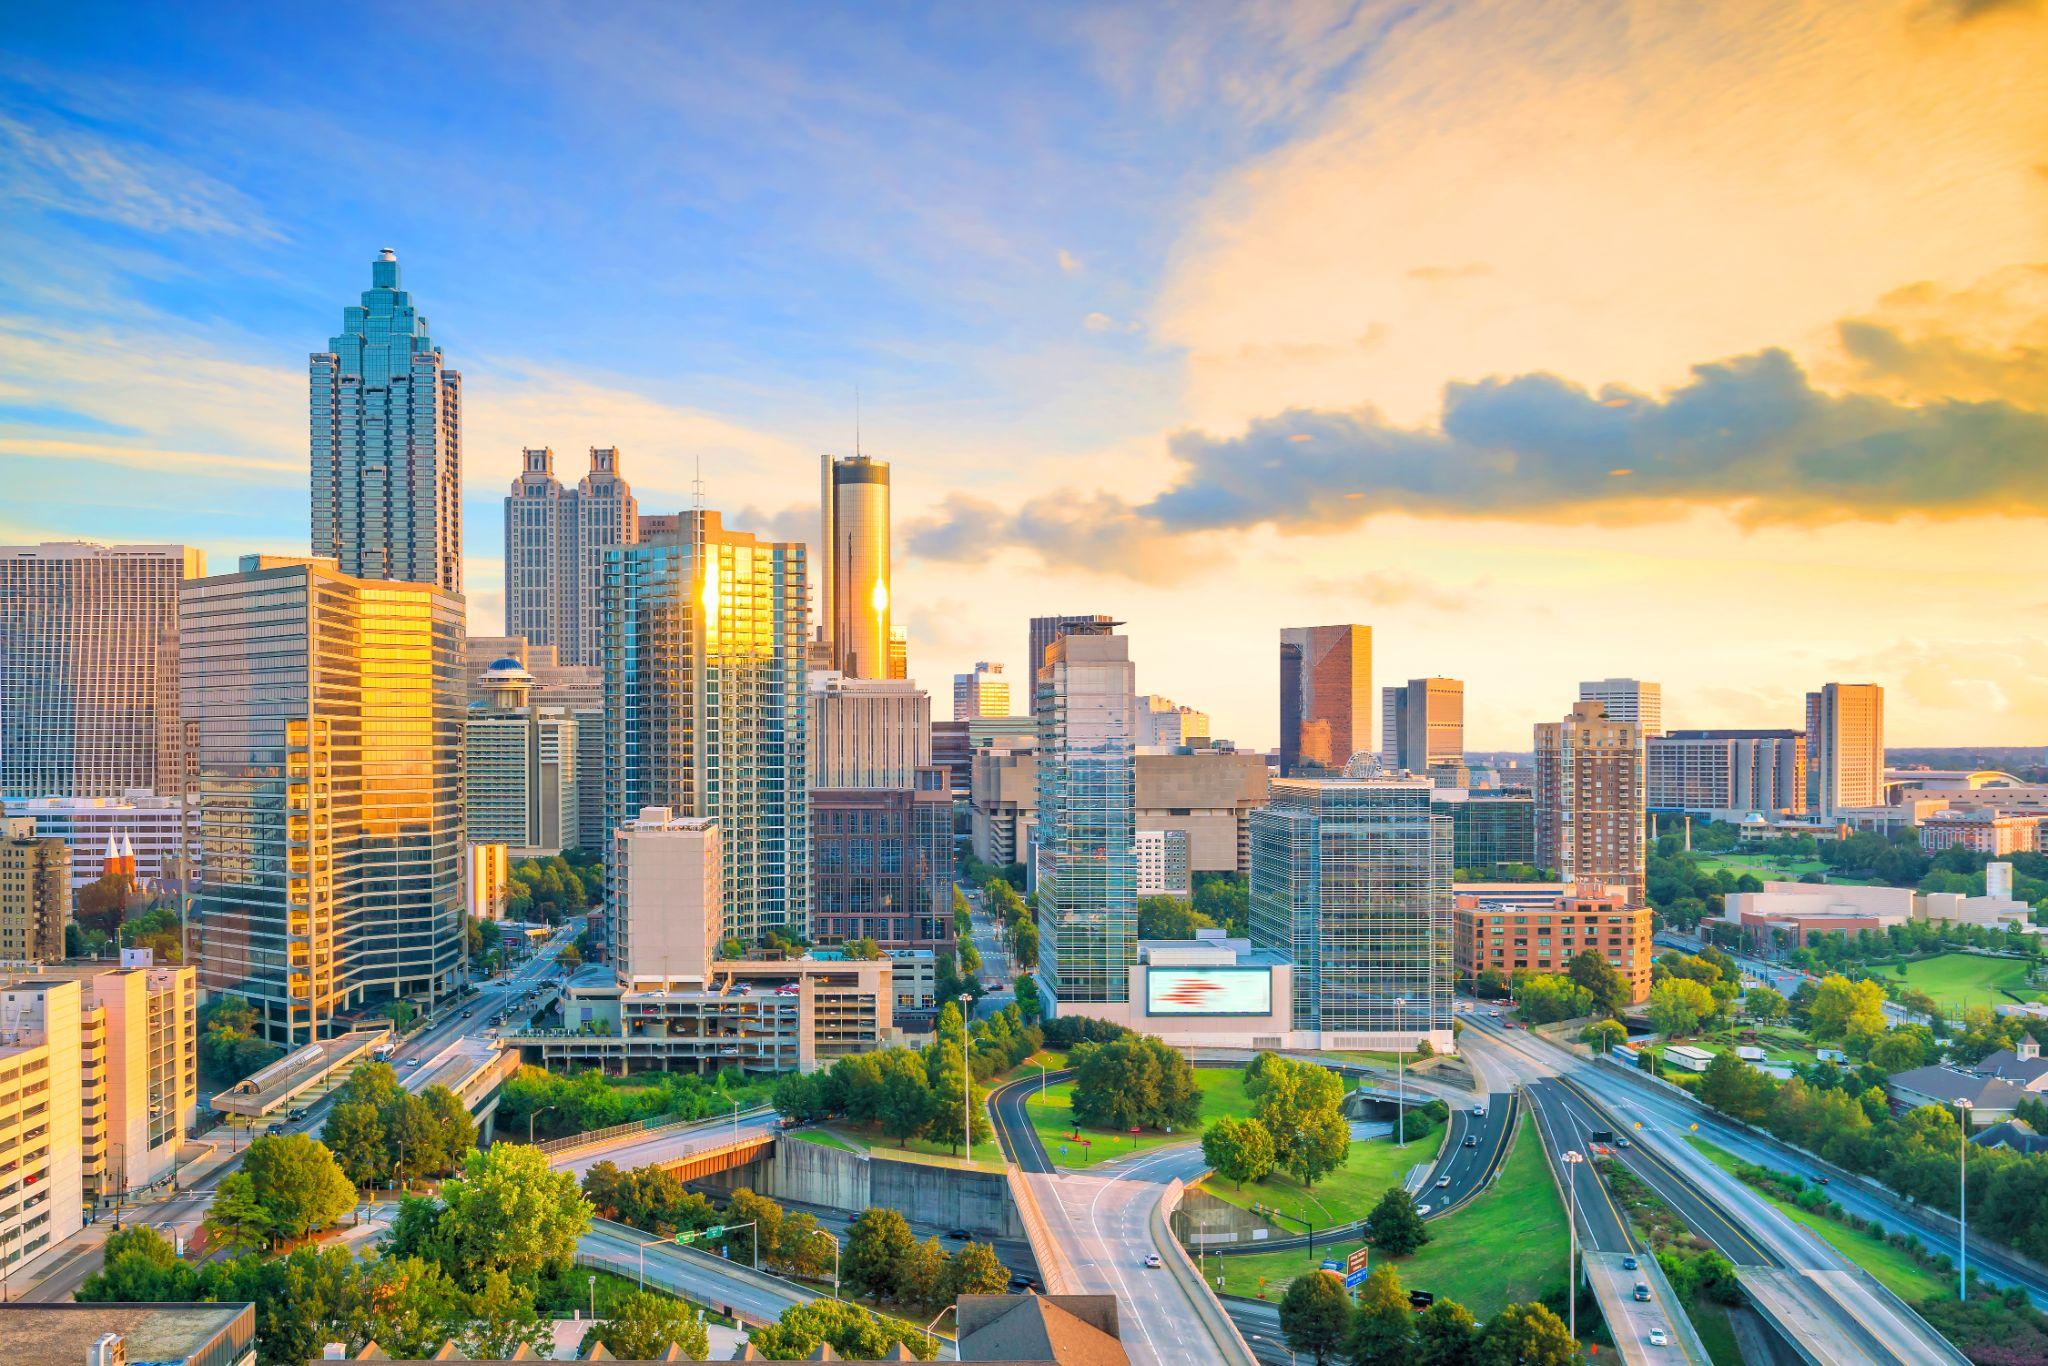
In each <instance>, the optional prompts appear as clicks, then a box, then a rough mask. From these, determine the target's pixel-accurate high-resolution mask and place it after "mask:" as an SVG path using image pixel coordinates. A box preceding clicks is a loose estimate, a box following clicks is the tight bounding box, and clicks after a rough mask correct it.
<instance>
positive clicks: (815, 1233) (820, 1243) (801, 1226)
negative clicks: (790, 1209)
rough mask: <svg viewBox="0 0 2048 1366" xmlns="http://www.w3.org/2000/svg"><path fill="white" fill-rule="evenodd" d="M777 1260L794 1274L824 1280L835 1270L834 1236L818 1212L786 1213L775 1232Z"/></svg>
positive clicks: (812, 1279)
mask: <svg viewBox="0 0 2048 1366" xmlns="http://www.w3.org/2000/svg"><path fill="white" fill-rule="evenodd" d="M775 1260H776V1261H777V1262H778V1263H779V1264H780V1265H781V1266H782V1269H783V1270H784V1271H786V1272H787V1273H789V1274H790V1275H792V1276H801V1277H802V1278H803V1279H805V1280H807V1281H822V1280H824V1279H825V1277H826V1276H828V1275H830V1274H831V1271H832V1239H831V1238H830V1236H828V1235H827V1234H826V1232H825V1230H824V1229H822V1228H820V1227H819V1226H818V1221H817V1219H816V1217H815V1216H813V1215H809V1214H802V1213H798V1214H790V1215H785V1216H784V1217H783V1220H782V1227H781V1228H780V1229H778V1230H777V1231H776V1234H775Z"/></svg>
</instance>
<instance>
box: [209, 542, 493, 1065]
mask: <svg viewBox="0 0 2048 1366" xmlns="http://www.w3.org/2000/svg"><path fill="white" fill-rule="evenodd" d="M179 634H180V640H181V643H182V661H181V662H182V672H183V697H182V704H183V711H184V720H185V725H186V728H187V735H188V738H189V739H190V740H191V741H192V742H194V743H196V745H197V749H196V750H195V751H194V752H193V755H192V772H193V775H194V779H193V781H194V786H193V788H192V793H191V796H190V797H189V798H188V804H189V805H190V806H191V808H192V812H193V818H192V827H191V828H192V832H193V837H194V840H195V842H196V847H197V851H198V861H199V864H200V871H199V874H198V878H197V885H196V890H195V892H194V894H193V896H192V900H191V908H190V921H191V924H192V925H193V927H194V928H195V929H196V931H197V934H198V943H199V974H200V985H201V986H202V987H203V988H204V989H205V990H207V991H209V992H226V991H232V992H235V993H237V994H238V995H241V996H243V997H246V998H247V999H248V1000H249V1001H250V1003H251V1004H253V1005H254V1006H256V1008H257V1009H258V1010H259V1011H260V1012H261V1013H262V1016H263V1025H264V1030H265V1033H266V1034H267V1035H268V1036H269V1037H270V1038H272V1039H274V1040H276V1041H278V1042H280V1043H284V1044H287V1045H290V1046H297V1045H301V1044H305V1043H309V1042H311V1041H313V1040H315V1039H317V1038H321V1037H323V1036H325V1035H327V1034H328V1033H330V1032H332V1031H333V1030H334V1029H335V1027H336V1023H337V1021H336V1017H337V1016H340V1015H344V1014H347V1013H350V1012H354V1011H361V1010H365V1009H369V1008H372V1007H374V1006H375V1005H377V1004H378V1003H379V1002H381V1001H384V1000H387V999H390V998H393V997H398V996H418V997H423V998H425V999H426V1000H427V1001H428V1002H430V1003H431V1002H432V1001H434V1000H436V999H438V998H439V997H440V996H441V995H443V994H445V993H447V992H449V991H451V990H453V989H455V988H456V987H457V986H459V985H460V984H461V983H462V981H463V980H464V975H465V968H464V956H463V943H462V891H461V881H462V848H463V819H462V712H463V707H462V700H463V694H464V686H463V679H462V675H461V660H462V600H461V599H460V598H459V597H457V596H455V595H454V594H452V593H449V592H446V591H444V590H442V589H440V588H438V587H436V586H435V585H433V584H430V583H410V582H407V583H392V582H378V581H375V580H367V579H360V578H355V577H352V576H350V575H347V574H343V573H341V572H340V571H339V570H338V569H337V568H336V567H335V565H334V563H333V561H331V560H320V559H304V558H290V557H273V556H261V555H252V556H246V557H244V559H243V561H242V569H241V571H240V572H239V573H234V574H223V575H219V576H216V577H213V578H206V579H195V580H193V581H192V582H190V583H189V584H187V585H186V587H185V592H184V598H183V603H182V607H181V612H180V627H179Z"/></svg>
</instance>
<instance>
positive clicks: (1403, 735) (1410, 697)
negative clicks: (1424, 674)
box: [1380, 678, 1465, 773]
mask: <svg viewBox="0 0 2048 1366" xmlns="http://www.w3.org/2000/svg"><path fill="white" fill-rule="evenodd" d="M1464 760H1465V685H1464V683H1463V682H1461V681H1460V680H1458V679H1455V678H1411V679H1409V680H1408V681H1407V682H1406V683H1404V684H1402V685H1401V686H1400V687H1395V688H1382V689H1380V762H1381V763H1382V764H1384V765H1385V766H1386V768H1387V769H1388V771H1390V772H1394V773H1400V772H1402V771H1404V770H1405V771H1407V772H1409V773H1428V772H1429V771H1430V770H1431V769H1435V768H1439V767H1442V766H1445V765H1451V764H1461V763H1463V762H1464Z"/></svg>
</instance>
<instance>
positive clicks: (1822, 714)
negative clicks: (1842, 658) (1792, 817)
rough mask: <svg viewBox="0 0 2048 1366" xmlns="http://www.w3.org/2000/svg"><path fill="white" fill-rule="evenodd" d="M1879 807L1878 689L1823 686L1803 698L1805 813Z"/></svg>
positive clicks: (1881, 788)
mask: <svg viewBox="0 0 2048 1366" xmlns="http://www.w3.org/2000/svg"><path fill="white" fill-rule="evenodd" d="M1882 805H1884V689H1883V688H1881V687H1879V686H1878V685H1877V684H1875V683H1829V684H1827V685H1826V686H1825V687H1823V688H1822V689H1821V690H1820V691H1819V692H1810V693H1808V694H1807V695H1806V809H1807V810H1809V811H1815V812H1818V813H1820V814H1821V815H1823V816H1833V815H1836V814H1837V813H1839V812H1842V811H1847V810H1850V809H1852V808H1854V807H1859V806H1882Z"/></svg>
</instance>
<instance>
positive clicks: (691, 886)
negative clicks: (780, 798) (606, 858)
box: [610, 806, 725, 990]
mask: <svg viewBox="0 0 2048 1366" xmlns="http://www.w3.org/2000/svg"><path fill="white" fill-rule="evenodd" d="M610 862H611V865H612V873H613V879H614V881H613V885H614V886H615V887H617V889H618V891H617V893H616V895H615V896H614V898H613V902H612V913H611V924H610V931H611V936H610V937H611V944H610V957H611V963H612V972H613V974H614V975H615V976H616V977H617V978H618V982H619V985H620V986H622V987H626V988H628V989H631V988H636V987H639V988H655V989H660V990H667V989H669V988H671V987H682V988H686V989H698V988H702V987H703V986H704V984H705V983H706V982H707V981H709V980H710V977H711V964H712V961H713V960H714V959H716V958H717V957H718V946H719V944H720V943H721V942H722V941H723V939H724V938H725V913H724V905H723V899H722V898H723V884H722V882H721V873H720V855H719V848H718V822H717V821H714V820H706V819H703V818H702V817H692V816H678V815H676V814H675V812H673V811H671V810H669V809H668V808H667V807H663V806H650V807H648V808H646V809H644V810H643V811H641V812H640V814H639V815H637V816H635V817H633V818H632V819H631V820H627V821H623V822H621V823H620V825H619V827H618V829H616V830H614V831H613V832H612V857H611V860H610Z"/></svg>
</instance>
